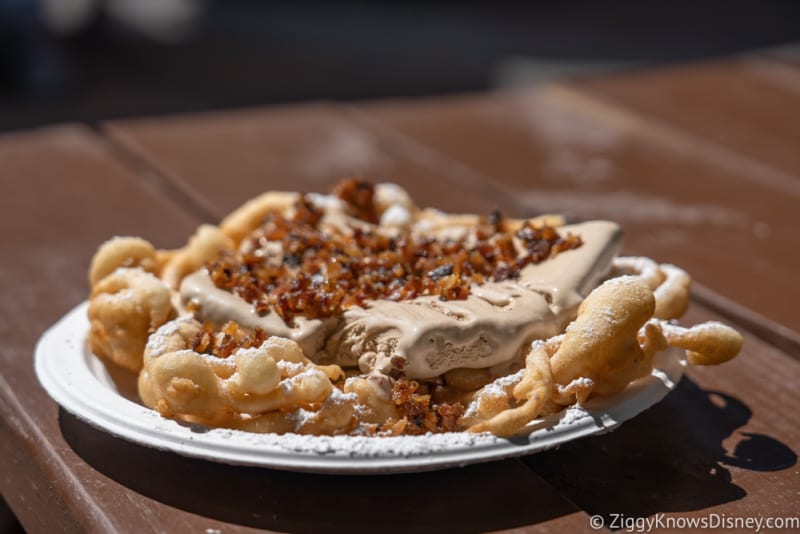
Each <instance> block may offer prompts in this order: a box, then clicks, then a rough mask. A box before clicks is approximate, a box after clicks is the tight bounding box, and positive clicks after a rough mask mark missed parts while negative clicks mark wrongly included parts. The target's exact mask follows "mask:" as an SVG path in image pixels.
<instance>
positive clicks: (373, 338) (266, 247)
mask: <svg viewBox="0 0 800 534" xmlns="http://www.w3.org/2000/svg"><path fill="white" fill-rule="evenodd" d="M620 242H621V232H620V229H619V227H618V226H617V225H616V224H614V223H613V222H609V221H588V222H583V223H580V224H570V225H568V224H565V221H564V220H563V218H562V217H560V216H557V215H546V216H541V217H537V218H533V219H529V220H519V219H510V218H506V217H503V216H502V215H501V214H500V213H497V212H496V213H492V214H489V215H487V216H479V215H452V214H446V213H443V212H441V211H438V210H435V209H431V208H426V209H422V208H420V207H418V206H417V205H416V204H415V203H414V202H413V200H412V199H411V198H410V197H409V195H408V194H407V193H406V192H405V191H404V190H403V189H402V188H400V187H399V186H397V185H394V184H375V185H373V184H370V183H367V182H362V181H358V180H347V181H344V182H341V183H340V184H338V185H337V186H336V187H335V188H334V189H333V190H332V192H331V193H330V194H317V193H309V194H301V193H289V192H268V193H265V194H263V195H261V196H259V197H256V198H254V199H252V200H250V201H249V202H247V203H245V204H244V205H243V206H241V207H240V208H238V209H237V210H235V211H234V212H233V213H231V214H230V215H228V216H227V217H226V218H225V219H224V220H223V221H222V222H221V223H220V224H219V226H212V225H203V226H201V227H200V228H198V230H197V231H196V232H195V234H194V235H193V236H191V238H190V239H189V241H188V243H187V244H186V246H184V247H183V248H180V249H178V250H156V249H155V248H154V247H153V246H152V245H151V244H150V243H148V242H147V241H145V240H143V239H140V238H136V237H117V238H113V239H111V240H110V241H107V242H106V243H104V244H103V245H101V246H100V248H99V249H98V251H97V252H96V254H95V256H94V258H93V260H92V264H91V268H90V272H89V281H90V284H91V287H92V290H91V296H90V303H89V308H88V315H89V319H90V323H91V331H90V334H89V344H90V346H91V348H92V351H93V352H94V353H95V354H96V355H98V356H99V357H101V358H103V359H105V360H108V361H111V362H114V363H115V364H117V365H120V366H122V367H124V368H127V369H129V370H130V371H132V372H135V373H138V390H139V395H140V397H141V400H142V402H143V403H144V404H145V405H147V406H148V407H150V408H152V409H154V410H157V411H158V412H159V413H160V414H161V415H163V416H164V417H169V418H174V419H178V420H182V421H187V422H192V423H198V424H203V425H208V426H214V427H227V428H234V429H240V430H246V431H252V432H275V433H288V432H294V433H301V434H353V435H371V436H393V435H415V434H425V433H428V432H454V431H468V432H491V433H494V434H496V435H501V436H509V435H513V434H516V433H519V432H522V431H524V429H525V427H526V426H527V425H528V424H529V423H531V421H534V420H535V419H537V418H539V417H542V416H545V415H548V414H552V413H556V412H558V411H560V410H562V409H564V407H566V406H570V405H573V404H575V403H583V402H585V401H586V400H587V399H589V398H590V397H593V396H603V395H611V394H614V393H617V392H619V391H622V390H623V389H624V388H625V387H627V386H628V385H629V384H630V383H631V382H633V381H635V380H636V379H638V378H641V377H643V376H647V375H649V374H650V373H651V372H652V370H653V358H654V355H655V354H656V353H657V352H659V351H662V350H665V349H666V348H668V347H670V346H672V347H679V348H681V349H685V350H686V355H687V356H686V359H687V361H688V362H689V363H691V364H696V365H712V364H718V363H722V362H724V361H726V360H728V359H730V358H732V357H734V356H735V355H736V354H737V353H738V351H739V349H740V347H741V343H742V338H741V336H740V335H739V334H738V333H737V332H736V331H734V330H733V329H731V328H729V327H727V326H725V325H722V324H720V323H716V322H709V323H704V324H701V325H696V326H693V327H688V328H687V327H682V326H680V325H678V323H677V319H678V318H680V317H681V316H682V315H683V314H684V313H685V311H686V309H687V306H688V303H689V285H690V277H689V276H688V274H687V273H686V272H684V271H683V270H681V269H680V268H678V267H675V266H673V265H666V264H658V263H656V262H654V261H653V260H650V259H648V258H629V257H628V258H626V257H620V256H618V251H619V248H620Z"/></svg>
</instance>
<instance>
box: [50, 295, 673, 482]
mask: <svg viewBox="0 0 800 534" xmlns="http://www.w3.org/2000/svg"><path fill="white" fill-rule="evenodd" d="M87 306H88V304H87V303H86V302H84V303H83V304H81V305H79V306H77V307H76V308H75V309H73V310H72V311H70V312H69V313H67V314H66V315H65V316H64V317H63V318H61V319H60V320H59V321H58V322H57V323H56V324H55V325H53V326H52V327H51V328H50V329H49V330H48V331H47V332H45V333H44V334H43V335H42V337H41V338H40V339H39V342H38V344H37V347H36V355H35V365H36V375H37V376H38V378H39V382H40V383H41V384H42V386H43V387H44V388H45V390H47V392H48V393H49V394H50V396H51V397H53V399H55V401H56V402H58V403H59V404H60V405H61V406H63V407H64V408H65V409H66V410H67V411H69V412H71V413H73V414H75V415H76V416H77V417H79V418H80V419H82V420H84V421H86V422H88V423H89V424H91V425H93V426H95V427H97V428H99V429H101V430H103V431H106V432H109V433H110V434H113V435H115V436H119V437H121V438H124V439H127V440H130V441H133V442H136V443H139V444H141V445H145V446H147V447H153V448H156V449H162V450H168V451H172V452H175V453H178V454H181V455H185V456H192V457H197V458H204V459H207V460H212V461H216V462H223V463H229V464H240V465H255V466H261V467H270V468H274V469H283V470H290V471H307V472H316V473H350V474H381V473H390V472H394V473H398V472H410V471H427V470H434V469H444V468H447V467H453V466H463V465H468V464H472V463H478V462H487V461H490V460H498V459H502V458H510V457H514V456H522V455H526V454H531V453H534V452H537V451H541V450H545V449H550V448H552V447H556V446H558V445H560V444H562V443H566V442H568V441H572V440H574V439H577V438H581V437H584V436H590V435H593V434H601V433H604V432H608V431H609V430H613V429H614V428H616V427H617V426H619V425H620V424H621V423H622V422H623V421H626V420H628V419H630V418H632V417H634V416H635V415H637V414H639V413H641V412H642V411H644V410H646V409H647V408H649V407H650V406H652V405H653V404H655V403H657V402H658V401H660V400H661V399H662V398H664V396H665V395H666V394H667V393H668V392H669V391H670V390H671V389H673V388H674V387H675V385H676V384H677V382H678V381H679V380H680V378H681V375H682V374H683V367H684V363H683V359H682V357H683V353H682V351H678V350H669V351H667V352H664V353H662V354H660V355H659V358H658V359H657V361H656V369H655V370H654V371H653V373H652V375H651V376H648V377H646V378H643V379H640V380H638V381H636V382H634V383H633V384H631V385H630V386H629V387H628V388H627V389H626V390H625V391H623V392H622V393H620V394H618V395H614V396H613V397H606V398H602V399H594V400H592V401H591V402H590V403H588V404H587V405H586V406H585V407H584V408H578V407H572V408H569V409H567V410H565V411H564V412H562V413H560V414H557V415H555V416H552V417H549V418H547V419H542V420H538V421H535V422H534V423H532V424H531V425H530V427H529V429H530V433H529V434H527V435H523V436H521V437H517V438H514V439H513V440H507V439H503V438H498V437H495V436H490V435H485V434H467V433H451V434H429V435H425V436H406V437H396V438H369V437H360V436H333V437H329V436H297V435H294V434H291V435H275V434H251V433H248V432H240V431H234V430H227V429H208V428H204V427H198V426H195V425H187V424H183V423H178V422H177V421H173V420H171V419H165V418H163V417H161V416H160V415H158V413H156V412H154V411H152V410H150V409H148V408H146V407H144V406H143V405H141V404H139V403H138V397H137V395H136V386H135V377H134V376H133V375H132V374H131V373H129V372H126V371H120V370H116V369H112V368H111V367H110V366H106V365H105V364H104V363H103V362H101V361H100V360H99V359H98V358H97V357H96V356H94V354H92V352H91V351H90V350H89V348H88V346H87V344H86V336H87V333H88V331H89V322H88V320H87V319H86V308H87Z"/></svg>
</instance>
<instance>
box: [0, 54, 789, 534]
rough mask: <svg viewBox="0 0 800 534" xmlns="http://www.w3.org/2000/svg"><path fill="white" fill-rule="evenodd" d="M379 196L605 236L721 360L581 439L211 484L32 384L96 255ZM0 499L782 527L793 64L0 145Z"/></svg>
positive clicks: (148, 510)
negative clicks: (618, 238) (677, 271)
mask: <svg viewBox="0 0 800 534" xmlns="http://www.w3.org/2000/svg"><path fill="white" fill-rule="evenodd" d="M352 175H357V176H362V177H364V178H368V179H371V180H376V181H394V182H397V183H399V184H401V185H403V186H404V187H406V188H407V189H408V190H409V191H410V192H411V193H412V195H413V196H414V197H415V198H416V199H417V200H418V202H419V203H420V204H422V205H432V206H436V207H439V208H442V209H445V210H449V211H469V212H481V213H489V212H490V211H491V210H493V209H494V208H498V207H499V208H500V209H501V210H502V211H503V212H504V213H506V214H508V215H515V216H527V215H533V214H537V213H541V212H563V213H565V214H567V215H568V216H569V217H570V218H572V219H575V220H580V219H588V218H609V219H613V220H616V221H619V222H620V223H621V224H622V225H623V227H624V230H625V232H626V241H625V248H626V252H628V253H633V254H642V255H648V256H651V257H653V258H656V259H658V260H659V261H668V262H672V263H676V264H679V265H681V266H683V267H685V268H686V269H687V270H689V271H690V272H691V273H692V275H693V276H694V279H695V285H694V287H693V305H692V308H691V310H690V312H689V314H688V316H687V317H686V321H687V322H697V321H703V320H709V319H717V320H723V321H725V322H727V323H729V324H732V325H734V326H736V327H737V328H738V329H739V330H740V331H741V332H742V333H743V334H744V337H745V344H744V348H743V350H742V353H741V355H740V356H739V357H738V358H737V359H736V360H734V361H732V362H729V363H727V364H725V365H723V366H720V367H716V368H691V369H689V370H688V372H687V375H686V376H685V377H684V379H683V380H682V381H681V383H680V384H679V386H678V387H677V389H676V390H675V391H673V392H672V393H671V394H670V395H668V396H667V398H666V399H665V400H664V401H662V402H661V403H659V404H658V405H656V406H655V407H653V408H651V409H650V410H648V411H646V412H645V413H643V414H641V415H640V416H638V417H637V418H635V419H634V420H632V421H630V422H628V423H626V424H624V425H623V426H622V427H621V428H619V429H618V430H616V431H614V432H612V433H610V434H607V435H603V436H597V437H592V438H587V439H583V440H580V441H576V442H573V443H569V444H568V445H564V446H562V447H561V448H560V449H558V450H554V451H548V452H544V453H540V454H536V455H533V456H529V457H525V458H522V459H514V460H506V461H500V462H493V463H488V464H483V465H475V466H471V467H465V468H460V469H451V470H445V471H439V472H431V473H421V474H409V475H397V476H373V477H352V476H322V475H309V474H293V473H287V472H279V471H272V470H268V469H260V468H245V467H233V466H226V465H221V464H215V463H212V462H206V461H201V460H195V459H189V458H183V457H178V456H176V455H173V454H170V453H166V452H159V451H155V450H150V449H148V448H144V447H140V446H138V445H134V444H131V443H128V442H125V441H123V440H120V439H117V438H114V437H112V436H110V435H107V434H105V433H104V432H101V431H99V430H96V429H94V428H92V427H90V426H88V425H86V424H84V423H83V422H81V421H79V420H78V419H76V418H75V417H73V416H71V415H70V414H68V413H67V412H65V411H63V410H60V409H59V407H58V406H57V405H56V404H55V403H54V402H53V401H51V400H50V398H49V397H48V396H47V394H46V393H45V392H44V391H43V390H42V388H41V387H40V386H39V385H38V383H37V381H36V379H35V376H34V373H33V347H34V344H35V343H36V340H37V339H38V337H39V336H40V334H41V333H42V332H43V331H44V330H45V329H46V328H47V327H48V326H49V325H51V324H52V323H53V322H54V321H55V320H56V319H58V318H59V317H60V316H61V315H63V314H64V313H65V312H66V311H68V310H69V309H71V308H72V307H73V306H75V305H76V304H78V303H79V302H81V301H82V300H84V299H85V297H86V295H87V291H88V288H87V282H86V271H87V266H88V262H89V260H90V258H91V255H92V253H93V252H94V250H95V248H96V247H97V245H98V244H99V243H100V242H102V241H103V240H105V239H106V238H108V237H109V236H112V235H117V234H121V235H140V236H143V237H145V238H146V239H148V240H150V241H152V242H153V243H154V244H156V245H157V246H159V247H163V248H169V247H177V246H180V245H181V244H182V243H183V242H184V241H185V239H186V237H187V236H188V235H189V234H190V233H191V232H192V231H193V229H194V228H195V227H196V226H197V225H198V224H200V223H202V222H215V221H218V220H219V219H220V217H221V216H223V215H224V214H225V213H227V212H228V211H230V210H231V209H233V208H234V207H236V206H237V205H239V204H240V203H241V202H242V201H244V200H245V199H247V198H249V197H252V196H254V195H255V194H257V193H260V192H262V191H265V190H274V189H287V190H303V191H323V190H327V188H328V187H329V186H330V185H331V184H332V183H333V182H335V181H337V180H339V179H341V178H343V177H347V176H352ZM0 182H1V183H2V184H3V186H4V190H5V192H6V193H5V194H4V195H2V196H0V221H2V225H3V227H4V228H5V229H6V230H5V232H4V239H3V240H2V241H1V242H0V255H1V256H2V258H3V268H2V270H0V288H2V295H3V298H2V300H0V334H1V335H2V337H3V339H4V340H5V342H4V343H3V346H2V349H1V350H0V358H2V359H1V360H0V364H2V369H3V371H2V373H0V438H1V439H0V490H2V495H3V497H4V498H5V500H6V501H7V502H8V504H9V506H10V507H11V508H12V509H13V511H14V513H15V514H16V515H17V517H18V518H19V520H20V521H21V523H22V524H23V526H24V527H25V528H26V529H28V530H30V531H31V532H52V531H53V530H54V528H53V527H54V526H58V527H60V529H62V530H64V531H86V530H90V531H114V530H123V531H124V530H127V529H130V528H131V527H133V526H135V527H136V529H137V531H138V532H179V531H191V532H218V531H220V532H246V531H250V530H252V529H266V530H273V531H292V532H308V531H315V530H319V529H321V528H325V529H326V530H332V531H343V532H345V531H346V532H359V531H374V530H375V529H376V528H380V529H381V530H386V531H406V530H408V529H409V528H411V527H413V528H415V529H416V530H417V531H420V532H424V531H437V532H438V531H442V530H446V531H487V530H490V531H494V530H508V529H513V530H516V531H525V532H528V531H531V532H532V531H536V532H539V531H541V532H549V531H554V532H560V531H563V530H567V529H568V530H569V531H575V532H583V531H590V527H589V517H590V516H592V515H595V514H599V515H602V516H604V517H605V518H606V520H607V521H610V520H611V519H613V518H614V517H618V516H616V514H623V515H624V516H625V517H628V518H634V517H652V518H654V517H660V516H659V514H662V513H663V514H666V515H665V516H664V517H674V518H702V517H711V516H710V514H717V517H720V516H721V515H722V514H725V516H727V517H736V518H746V517H758V518H767V517H789V516H794V517H797V516H798V515H800V498H798V494H800V478H799V477H798V466H797V451H798V448H800V424H799V423H800V418H799V417H798V412H799V411H800V410H798V409H799V408H800V392H799V388H798V387H797V384H798V383H799V382H800V362H798V357H799V356H800V334H798V332H800V314H798V313H797V312H796V310H795V308H794V306H795V304H794V303H795V302H796V301H797V302H800V282H798V278H797V276H796V275H797V265H798V262H800V237H798V236H799V235H800V234H799V233H798V231H797V229H798V224H799V223H800V62H798V61H797V60H796V58H792V57H777V56H775V57H772V56H768V55H758V56H747V57H740V58H732V59H727V60H722V61H715V62H710V63H697V64H690V65H679V66H674V67H669V68H660V69H655V70H636V71H630V72H625V73H619V74H615V75H613V76H604V77H599V78H587V79H578V80H571V81H569V82H563V83H558V84H551V85H546V86H540V87H537V88H532V89H520V90H514V91H507V92H497V93H489V94H481V95H467V96H452V97H446V98H435V99H425V100H408V101H405V100H397V101H388V102H387V101H379V102H365V103H357V104H345V103H326V102H319V103H312V104H303V105H296V106H285V107H273V108H259V109H246V110H237V111H226V112H214V113H203V114H196V115H191V116H178V117H156V118H145V119H133V120H121V121H113V122H110V123H106V124H101V125H99V126H97V127H89V126H87V125H81V124H69V125H61V126H54V127H48V128H43V129H39V130H35V131H29V132H21V133H14V134H9V135H5V136H2V137H0Z"/></svg>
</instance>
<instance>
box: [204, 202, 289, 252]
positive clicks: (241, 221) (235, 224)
mask: <svg viewBox="0 0 800 534" xmlns="http://www.w3.org/2000/svg"><path fill="white" fill-rule="evenodd" d="M299 197H300V195H298V194H297V193H285V192H269V193H264V194H262V195H260V196H257V197H255V198H253V199H251V200H248V201H247V202H245V203H244V204H242V205H241V206H239V207H238V208H236V209H235V210H234V211H232V212H231V213H230V214H229V215H228V216H227V217H225V218H224V219H222V222H221V223H220V225H219V230H220V231H221V232H222V234H224V235H225V236H227V237H228V238H229V239H231V240H232V241H233V242H234V243H235V244H236V245H238V244H239V243H240V242H241V241H242V239H244V238H245V236H246V235H247V234H249V233H250V232H252V231H253V230H255V229H256V228H258V226H259V225H261V223H262V221H263V220H264V217H265V216H266V215H267V213H269V212H270V211H272V210H278V211H285V210H289V209H291V208H292V207H293V206H294V203H295V202H296V201H297V199H298V198H299Z"/></svg>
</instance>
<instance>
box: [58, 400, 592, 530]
mask: <svg viewBox="0 0 800 534" xmlns="http://www.w3.org/2000/svg"><path fill="white" fill-rule="evenodd" d="M59 422H60V426H61V431H62V433H63V435H64V437H65V439H66V440H67V442H68V443H69V445H70V446H71V447H72V448H73V450H74V451H75V452H76V453H77V454H78V455H80V456H81V457H82V458H83V459H84V460H85V461H86V462H87V463H88V464H90V465H91V466H92V467H94V468H95V469H97V470H98V471H100V472H101V473H103V474H104V475H106V476H108V477H109V478H111V479H113V480H115V481H117V482H118V483H120V484H122V485H124V486H126V487H128V488H130V489H131V490H133V491H136V492H138V493H140V494H142V495H144V496H146V497H149V498H151V499H155V500H157V501H160V502H162V503H164V504H167V505H169V506H172V507H175V508H179V509H182V510H186V511H188V512H191V513H194V514H198V515H201V516H205V517H209V518H213V519H217V520H220V521H226V522H230V523H236V524H239V525H245V526H250V527H258V528H264V529H270V530H279V531H289V532H316V531H323V530H324V531H325V532H375V531H380V532H408V531H409V530H412V529H413V530H414V531H415V532H485V531H491V530H500V529H508V528H514V527H518V526H523V525H531V524H536V523H540V522H543V521H547V520H550V519H554V518H557V517H561V516H564V515H568V514H571V513H573V512H575V511H577V508H576V507H575V506H574V505H573V504H571V503H569V502H568V501H567V500H566V499H564V498H563V497H562V496H561V495H560V494H559V493H558V492H557V491H556V490H554V489H553V487H552V486H550V485H549V484H547V483H546V482H545V481H544V480H542V479H541V478H540V477H539V476H537V475H536V474H534V473H533V472H532V471H531V470H530V469H528V468H527V467H526V466H525V465H524V464H523V463H522V462H520V461H519V460H507V461H500V462H493V463H489V464H481V465H474V466H470V467H465V468H462V469H450V470H445V471H437V472H429V473H414V474H404V475H378V476H330V475H312V474H302V473H289V472H282V471H276V470H271V469H263V468H255V467H239V466H229V465H223V464H217V463H213V462H208V461H204V460H198V459H192V458H185V457H182V456H179V455H176V454H173V453H170V452H163V451H157V450H154V449H150V448H147V447H142V446H139V445H136V444H134V443H130V442H128V441H125V440H122V439H119V438H115V437H113V436H111V435H109V434H106V433H105V432H102V431H100V430H97V429H95V428H93V427H92V426H90V425H87V424H86V423H84V422H82V421H80V420H79V419H77V418H75V417H74V416H73V415H71V414H69V413H68V412H66V411H64V410H63V409H62V410H60V411H59Z"/></svg>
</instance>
